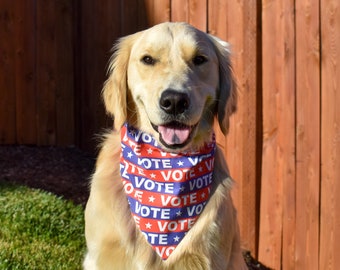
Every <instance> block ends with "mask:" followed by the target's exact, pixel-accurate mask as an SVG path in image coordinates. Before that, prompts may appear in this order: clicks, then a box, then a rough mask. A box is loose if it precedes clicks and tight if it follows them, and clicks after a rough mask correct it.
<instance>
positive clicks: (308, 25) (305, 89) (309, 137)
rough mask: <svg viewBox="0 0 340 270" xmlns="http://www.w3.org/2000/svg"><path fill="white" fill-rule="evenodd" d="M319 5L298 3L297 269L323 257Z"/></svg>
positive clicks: (312, 1) (315, 263)
mask: <svg viewBox="0 0 340 270" xmlns="http://www.w3.org/2000/svg"><path fill="white" fill-rule="evenodd" d="M319 23H320V22H319V1H318V0H305V1H296V89H297V97H296V98H297V100H296V108H297V116H296V121H297V123H296V126H297V127H296V128H297V130H296V144H297V149H296V151H297V152H296V156H297V157H296V158H297V163H296V176H297V182H296V217H297V218H296V269H317V268H318V264H319V262H318V257H319V197H320V194H319V186H320V57H319V49H320V48H319V41H320V40H319V31H320V29H319Z"/></svg>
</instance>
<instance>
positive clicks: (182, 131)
mask: <svg viewBox="0 0 340 270" xmlns="http://www.w3.org/2000/svg"><path fill="white" fill-rule="evenodd" d="M158 132H159V133H160V134H161V135H162V139H163V140H164V142H165V143H166V144H168V145H174V144H182V143H184V142H185V141H186V140H187V139H188V138H189V135H190V127H185V128H174V127H167V126H159V127H158Z"/></svg>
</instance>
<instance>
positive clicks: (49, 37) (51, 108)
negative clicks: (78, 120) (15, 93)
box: [36, 0, 57, 145]
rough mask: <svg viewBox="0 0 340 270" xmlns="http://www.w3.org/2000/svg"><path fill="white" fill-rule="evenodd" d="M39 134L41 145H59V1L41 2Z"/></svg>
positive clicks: (39, 21)
mask: <svg viewBox="0 0 340 270" xmlns="http://www.w3.org/2000/svg"><path fill="white" fill-rule="evenodd" d="M36 5H37V23H36V24H37V36H36V37H37V56H36V57H37V60H36V61H37V63H36V68H37V116H38V122H37V125H38V126H37V130H38V134H37V136H38V144H39V145H55V143H56V103H55V102H56V96H55V94H56V77H57V73H56V72H57V70H56V61H57V44H56V36H55V22H56V20H57V18H56V13H55V12H54V10H55V1H52V0H47V1H43V0H37V1H36Z"/></svg>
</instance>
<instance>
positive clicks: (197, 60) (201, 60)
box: [192, 55, 208, 66]
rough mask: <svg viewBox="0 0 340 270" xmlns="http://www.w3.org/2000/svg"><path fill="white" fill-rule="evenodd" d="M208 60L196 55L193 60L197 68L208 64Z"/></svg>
mask: <svg viewBox="0 0 340 270" xmlns="http://www.w3.org/2000/svg"><path fill="white" fill-rule="evenodd" d="M207 61H208V59H207V58H206V57H205V56H203V55H196V56H195V57H194V58H193V59H192V62H193V63H194V65H195V66H199V65H202V64H204V63H205V62H207Z"/></svg>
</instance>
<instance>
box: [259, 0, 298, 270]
mask: <svg viewBox="0 0 340 270" xmlns="http://www.w3.org/2000/svg"><path fill="white" fill-rule="evenodd" d="M262 21H263V25H262V66H263V76H262V79H263V103H262V104H263V107H262V110H263V146H262V147H263V150H262V151H263V152H262V179H261V187H262V189H261V210H260V213H261V214H260V235H259V258H260V260H262V261H263V262H265V263H266V264H267V265H269V266H270V267H272V268H273V269H281V264H285V265H286V267H287V268H286V269H294V252H295V250H294V247H295V234H294V232H295V91H296V90H295V41H294V1H284V0H282V1H263V2H262ZM283 256H285V258H284V259H283V260H284V263H283V262H282V261H281V258H283ZM291 267H293V268H291Z"/></svg>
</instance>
